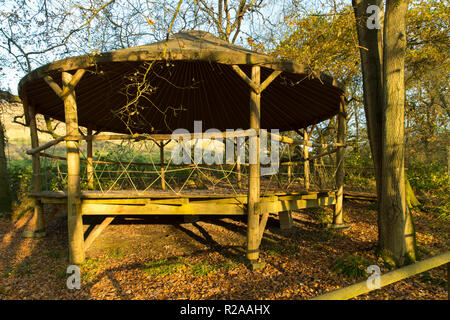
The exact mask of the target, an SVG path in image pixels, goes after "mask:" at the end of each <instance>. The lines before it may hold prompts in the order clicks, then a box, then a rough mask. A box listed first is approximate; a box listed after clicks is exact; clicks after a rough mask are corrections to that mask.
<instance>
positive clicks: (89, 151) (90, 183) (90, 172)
mask: <svg viewBox="0 0 450 320" xmlns="http://www.w3.org/2000/svg"><path fill="white" fill-rule="evenodd" d="M87 134H88V136H90V135H92V129H90V128H88V132H87ZM86 144H87V164H86V173H87V181H88V189H89V190H94V163H93V162H92V161H93V156H92V140H86Z"/></svg>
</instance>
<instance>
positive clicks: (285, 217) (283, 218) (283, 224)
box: [278, 210, 294, 230]
mask: <svg viewBox="0 0 450 320" xmlns="http://www.w3.org/2000/svg"><path fill="white" fill-rule="evenodd" d="M278 218H279V220H280V229H281V230H288V229H291V228H292V227H293V226H294V220H292V211H291V210H287V211H280V212H278Z"/></svg>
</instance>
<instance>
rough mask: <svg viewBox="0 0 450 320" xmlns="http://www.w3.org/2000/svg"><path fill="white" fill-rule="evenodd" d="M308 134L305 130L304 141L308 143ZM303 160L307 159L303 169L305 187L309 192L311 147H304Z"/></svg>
mask: <svg viewBox="0 0 450 320" xmlns="http://www.w3.org/2000/svg"><path fill="white" fill-rule="evenodd" d="M308 137H309V135H308V132H307V131H306V129H303V139H304V140H305V141H306V142H308V139H309V138H308ZM303 158H305V163H304V164H303V169H304V187H305V189H306V190H307V191H308V190H309V173H310V170H309V160H308V158H309V147H308V146H307V145H304V146H303Z"/></svg>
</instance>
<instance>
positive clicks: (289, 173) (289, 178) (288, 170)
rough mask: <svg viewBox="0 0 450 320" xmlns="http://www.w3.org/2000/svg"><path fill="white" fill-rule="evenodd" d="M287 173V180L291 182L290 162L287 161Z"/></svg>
mask: <svg viewBox="0 0 450 320" xmlns="http://www.w3.org/2000/svg"><path fill="white" fill-rule="evenodd" d="M287 174H288V182H289V183H291V181H292V164H291V163H289V164H288V166H287Z"/></svg>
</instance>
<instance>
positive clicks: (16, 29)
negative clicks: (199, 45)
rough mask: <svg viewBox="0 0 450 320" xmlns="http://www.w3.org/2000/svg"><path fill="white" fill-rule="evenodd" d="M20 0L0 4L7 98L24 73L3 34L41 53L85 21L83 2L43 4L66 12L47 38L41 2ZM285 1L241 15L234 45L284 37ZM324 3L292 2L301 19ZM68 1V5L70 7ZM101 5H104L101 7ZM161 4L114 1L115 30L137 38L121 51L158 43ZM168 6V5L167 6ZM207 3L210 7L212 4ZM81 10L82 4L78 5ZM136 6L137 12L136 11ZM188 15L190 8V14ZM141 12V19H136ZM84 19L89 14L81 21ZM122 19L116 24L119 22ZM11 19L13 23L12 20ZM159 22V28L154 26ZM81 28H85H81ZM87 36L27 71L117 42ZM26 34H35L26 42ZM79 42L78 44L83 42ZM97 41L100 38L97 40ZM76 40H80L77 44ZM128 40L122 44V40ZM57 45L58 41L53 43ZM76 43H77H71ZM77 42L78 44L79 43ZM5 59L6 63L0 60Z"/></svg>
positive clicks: (167, 15)
mask: <svg viewBox="0 0 450 320" xmlns="http://www.w3.org/2000/svg"><path fill="white" fill-rule="evenodd" d="M22 1H24V3H25V5H24V3H21V1H10V0H0V6H1V9H0V28H1V32H2V33H1V34H0V68H1V70H0V79H1V81H0V89H2V90H8V91H10V92H11V93H13V94H17V85H18V83H19V81H20V79H21V78H22V77H23V76H24V75H25V74H26V73H27V70H26V69H27V68H26V66H24V61H25V60H24V59H23V58H20V60H21V62H22V67H20V65H19V64H18V63H17V60H15V59H14V58H13V57H12V56H11V55H10V54H9V53H8V49H9V48H12V52H13V53H14V54H16V55H20V50H19V49H18V48H17V47H15V46H14V44H13V43H11V42H8V41H7V40H6V39H5V36H4V35H5V34H6V35H7V36H9V35H11V34H14V35H17V39H16V38H14V39H15V40H16V41H17V43H18V44H20V46H21V48H22V49H24V50H25V51H27V52H29V51H39V48H47V47H48V46H52V45H55V44H58V43H61V42H62V39H64V37H65V36H66V35H67V31H64V30H70V29H74V28H77V27H80V25H81V26H83V23H82V22H80V21H86V16H83V15H82V13H83V10H81V9H79V8H78V7H77V4H81V3H83V1H63V2H60V1H48V0H47V1H45V4H46V5H47V6H48V7H47V9H48V12H61V11H65V12H70V13H71V15H69V16H67V17H66V18H64V20H60V19H55V21H54V22H53V25H52V26H50V27H51V28H53V29H58V28H59V29H61V30H60V31H57V32H52V33H51V35H48V34H47V33H46V32H45V31H46V30H45V28H46V25H42V24H41V22H42V21H44V20H45V17H44V15H43V14H42V12H41V13H38V14H37V13H36V12H37V11H39V9H41V10H42V8H43V7H42V4H43V3H44V2H43V1H41V0H22ZM291 1H295V0H284V1H280V0H266V6H265V7H264V8H263V9H262V10H261V14H252V15H247V16H246V17H245V19H244V22H243V25H242V28H241V33H240V34H239V36H238V38H237V40H236V44H239V45H242V46H245V47H248V43H247V41H246V39H247V38H248V37H249V36H251V37H252V38H254V39H255V40H256V41H258V40H267V39H268V38H275V39H279V38H281V37H282V35H283V34H284V33H285V32H286V30H287V29H286V28H287V26H286V24H285V23H284V18H285V15H287V14H289V13H290V12H289V10H288V9H289V4H291ZM329 1H330V0H304V1H296V2H298V3H299V5H298V10H299V11H301V13H303V14H305V13H308V12H312V11H316V12H317V11H324V10H327V9H328V8H329ZM69 2H73V3H70V4H69ZM106 2H107V1H104V3H106ZM166 2H167V1H164V0H160V1H150V0H149V1H147V3H150V4H151V5H152V6H143V5H142V3H144V2H143V1H137V0H117V1H116V2H115V3H114V4H113V5H114V6H116V7H115V8H114V9H115V10H114V12H115V13H116V12H121V15H122V17H119V16H118V17H117V19H116V21H115V22H120V23H121V25H122V26H123V25H126V26H127V28H129V30H131V31H132V32H134V33H135V34H139V35H138V36H135V37H133V38H132V39H130V42H129V43H128V44H126V43H125V44H122V46H125V47H129V46H134V45H142V44H146V43H151V42H154V41H156V40H160V39H161V37H163V34H164V32H165V30H167V28H165V27H164V26H165V25H168V23H169V21H170V19H171V17H172V15H173V10H170V8H168V7H167V6H164V5H165V3H166ZM169 2H170V1H169ZM190 2H192V1H185V2H184V5H185V6H186V7H182V10H184V11H188V10H189V7H190V6H192V3H190ZM212 3H215V1H213V2H212ZM176 4H177V1H176V0H172V5H173V6H175V5H176ZM84 5H85V6H86V4H84ZM137 6H139V7H137ZM190 10H191V11H192V9H190ZM16 12H17V14H18V17H14V16H13V15H11V13H16ZM138 12H140V13H141V14H136V15H132V18H131V19H127V16H129V15H130V13H131V14H134V13H138ZM142 13H144V14H142ZM87 17H89V15H88V16H87ZM121 18H122V19H123V20H120V19H121ZM147 18H150V19H151V21H152V22H155V25H153V26H152V25H149V24H147V23H145V20H143V19H147ZM16 19H17V21H16ZM159 21H161V23H159ZM179 21H180V20H179V19H178V20H177V22H176V23H175V25H174V28H173V32H177V31H178V30H179V29H180V27H184V26H183V25H182V24H181V22H179ZM91 24H92V29H95V30H96V31H97V33H98V34H101V32H102V28H104V27H105V26H106V25H107V24H109V26H108V27H111V22H110V21H106V20H105V19H103V21H100V22H99V21H97V20H96V19H94V20H93V21H92V22H91ZM85 29H86V28H85ZM199 29H203V30H205V31H209V32H211V33H216V32H215V28H214V27H213V26H210V25H208V24H207V23H206V24H202V25H201V26H200V28H199ZM88 31H89V32H90V34H89V37H90V38H89V39H90V41H86V39H87V36H86V34H87V33H86V32H84V33H83V32H79V33H77V34H75V35H74V36H73V39H72V38H70V40H69V41H68V45H67V48H68V49H69V50H68V52H66V51H67V50H63V49H65V48H57V49H55V50H52V51H51V52H46V53H44V54H40V55H39V54H38V55H33V56H32V59H31V61H30V62H31V66H32V69H35V68H37V67H39V66H41V65H43V64H45V63H48V62H51V61H55V60H59V59H61V58H64V57H69V56H76V55H80V54H84V53H89V52H92V51H94V50H98V51H100V52H105V51H110V50H114V49H117V47H116V48H115V47H114V45H115V44H118V40H117V39H114V38H107V37H108V35H106V36H104V37H103V38H100V39H98V40H99V41H98V42H99V43H106V44H107V45H106V47H105V46H102V47H99V46H96V45H95V42H96V40H95V39H93V37H94V35H95V33H94V32H92V30H88ZM29 34H33V35H37V36H33V37H30V36H29ZM83 37H84V39H83ZM100 37H102V35H100ZM80 39H81V40H80ZM127 40H128V39H127ZM58 41H59V42H58ZM77 41H78V43H77ZM80 42H81V43H83V45H80V44H79V43H80ZM5 58H6V59H5Z"/></svg>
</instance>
